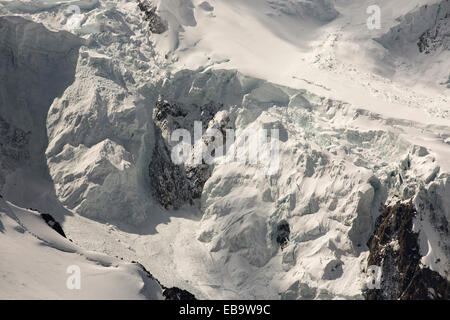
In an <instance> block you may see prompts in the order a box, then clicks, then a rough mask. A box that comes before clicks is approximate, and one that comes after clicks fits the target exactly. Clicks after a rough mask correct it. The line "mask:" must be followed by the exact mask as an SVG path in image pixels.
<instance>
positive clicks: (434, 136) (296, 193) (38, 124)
mask: <svg viewBox="0 0 450 320" xmlns="http://www.w3.org/2000/svg"><path fill="white" fill-rule="evenodd" d="M140 3H141V5H140V6H138V2H136V1H124V0H115V1H103V0H89V1H88V0H83V1H58V2H53V1H45V0H33V1H18V0H10V1H1V2H0V13H1V14H2V15H6V16H8V17H0V27H2V28H4V29H5V30H8V31H9V32H7V33H6V32H5V33H1V34H0V50H1V51H0V59H1V61H4V62H5V63H4V64H2V67H0V78H1V79H2V87H1V88H0V90H2V91H0V98H1V100H0V108H1V109H0V129H1V130H0V131H1V132H4V133H5V134H4V135H3V138H0V139H2V140H1V142H2V145H1V148H2V149H1V150H2V152H1V155H0V160H1V161H2V166H1V167H0V170H2V172H1V173H0V183H3V182H4V184H3V189H2V194H3V195H4V196H5V198H6V199H8V200H12V201H14V202H15V203H18V204H19V205H21V206H23V207H28V206H31V207H34V208H38V209H40V210H42V211H45V212H51V213H55V214H57V215H59V216H60V217H61V221H63V226H64V229H65V230H66V231H67V233H68V234H70V236H71V237H72V238H73V239H74V240H75V241H76V242H77V243H79V244H80V245H82V246H83V247H84V248H87V249H89V250H95V251H100V252H104V253H107V254H109V255H112V256H121V257H123V258H124V259H125V260H128V261H133V260H137V261H140V262H142V263H143V264H144V265H145V266H146V267H148V269H149V270H151V272H152V274H154V275H155V277H156V278H158V279H159V280H160V281H161V283H164V284H166V285H169V286H177V287H180V288H183V289H187V290H189V291H190V292H192V293H194V294H195V295H196V296H198V297H200V298H233V299H239V298H274V299H278V298H284V299H348V298H363V294H362V291H361V289H362V287H361V282H362V281H364V279H365V274H364V270H367V258H368V256H369V253H370V250H369V249H370V248H369V246H368V241H369V239H371V238H372V236H373V234H374V232H376V231H377V230H378V229H377V225H376V224H377V218H378V217H379V215H380V214H381V213H382V212H385V211H386V210H385V207H387V206H389V205H394V204H395V203H397V201H400V202H409V201H410V200H412V201H413V203H414V205H415V209H416V210H417V212H418V215H417V216H416V219H415V220H414V222H413V224H414V232H419V236H418V239H419V240H418V241H419V242H420V250H421V251H420V255H421V257H420V258H421V263H422V267H424V266H426V267H428V268H430V270H432V271H435V272H437V273H438V274H439V275H440V276H441V277H443V278H447V279H449V269H450V265H449V256H450V253H449V234H448V221H449V219H450V211H449V210H450V206H449V203H448V199H449V198H450V189H449V184H448V183H449V173H450V160H449V159H450V140H449V139H450V118H449V110H450V102H449V92H448V89H447V88H446V86H445V85H442V84H441V83H444V82H445V81H447V79H449V76H450V74H449V73H448V70H449V69H448V63H449V61H450V60H449V58H448V53H449V51H448V45H447V44H448V38H447V33H446V31H445V30H447V29H446V28H447V27H446V26H447V21H448V15H447V14H446V12H447V13H448V4H447V3H446V1H442V2H439V1H426V0H414V1H410V0H401V1H398V2H396V3H395V5H394V4H393V3H392V1H387V0H386V1H379V5H380V7H381V9H382V15H381V18H382V20H381V22H382V24H381V25H382V28H381V29H379V30H369V29H368V28H367V27H366V19H367V17H368V15H367V13H366V9H367V7H368V6H369V5H371V4H372V2H371V1H358V2H352V1H346V0H338V1H328V0H317V1H310V0H302V1H293V0H270V1H269V0H251V1H237V0H231V1H230V0H227V1H226V0H214V1H213V0H208V1H199V0H194V1H191V0H159V1H140ZM142 3H145V6H144V5H142ZM70 5H77V6H78V7H79V8H80V13H79V15H78V16H74V15H73V14H72V12H68V11H70V10H69V9H70V8H71V7H70ZM153 6H154V7H155V8H157V10H152V9H151V8H152V7H153ZM425 6H427V7H425ZM143 8H144V11H145V12H142V10H141V9H143ZM145 8H147V9H145ZM148 8H150V9H148ZM10 15H19V16H21V17H9V16H10ZM411 17H413V18H411ZM23 18H25V19H27V20H25V19H23ZM74 18H77V19H78V20H77V21H78V22H79V27H80V28H75V29H74V28H73V24H72V22H73V21H74V20H73V19H74ZM423 22H425V23H423ZM41 23H42V25H41ZM50 30H52V31H50ZM152 30H153V31H154V32H152ZM399 30H400V31H399ZM12 31H14V32H12ZM68 31H69V32H68ZM425 46H426V47H427V48H429V51H430V52H429V53H426V52H425V51H426V50H421V48H423V47H425ZM427 50H428V49H427ZM421 51H422V52H421ZM405 61H406V62H405ZM405 63H407V64H405ZM36 68H37V69H36ZM11 74H12V75H14V76H13V77H11ZM22 79H27V81H29V83H28V82H24V81H21V80H22ZM413 82H414V83H413ZM50 87H51V88H52V89H51V90H50V89H49V88H50ZM40 92H45V93H46V94H45V95H42V94H39V93H40ZM36 96H37V97H39V99H34V97H36ZM24 100H25V101H32V102H29V103H23V101H24ZM35 110H37V111H36V112H38V113H37V115H38V116H34V113H32V112H34V111H35ZM196 120H197V121H203V122H204V123H202V125H203V129H206V128H208V127H214V128H219V129H224V128H225V127H226V128H232V129H240V130H243V129H258V128H265V129H272V128H276V129H278V130H279V132H280V136H279V145H280V157H279V170H278V171H276V172H275V174H272V175H267V170H266V169H267V168H266V167H264V166H262V165H260V164H249V163H246V164H242V163H216V164H213V165H208V166H203V165H201V166H194V167H189V166H179V165H175V164H174V163H172V162H171V159H170V156H169V151H170V149H171V148H172V147H173V145H172V144H171V141H170V136H171V134H172V133H173V131H174V130H175V129H178V128H180V127H182V128H185V129H188V130H192V128H193V122H194V121H196ZM30 128H31V129H30ZM203 138H204V137H202V139H203ZM35 167H36V168H37V169H33V168H35ZM30 168H31V169H30ZM47 170H48V171H47ZM1 177H3V180H2V179H1ZM8 221H9V220H8ZM8 223H10V222H8ZM11 223H12V222H11ZM3 224H6V222H4V223H3ZM286 240H288V241H286ZM11 259H12V260H14V258H13V257H11V258H10V260H11ZM438 260H439V262H436V261H438ZM386 261H387V260H386ZM11 290H13V289H11Z"/></svg>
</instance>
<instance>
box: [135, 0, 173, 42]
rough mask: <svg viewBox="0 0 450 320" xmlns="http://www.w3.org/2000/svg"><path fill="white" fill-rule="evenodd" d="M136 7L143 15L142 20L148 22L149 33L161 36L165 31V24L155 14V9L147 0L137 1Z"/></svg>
mask: <svg viewBox="0 0 450 320" xmlns="http://www.w3.org/2000/svg"><path fill="white" fill-rule="evenodd" d="M138 7H139V9H140V10H141V11H142V12H143V13H144V19H145V21H148V23H149V28H150V31H151V32H153V33H156V34H161V33H164V32H165V31H167V25H166V23H165V22H164V20H163V19H162V18H161V17H160V16H158V15H157V14H156V9H157V8H156V7H155V6H154V5H152V4H151V3H150V2H149V1H148V0H138Z"/></svg>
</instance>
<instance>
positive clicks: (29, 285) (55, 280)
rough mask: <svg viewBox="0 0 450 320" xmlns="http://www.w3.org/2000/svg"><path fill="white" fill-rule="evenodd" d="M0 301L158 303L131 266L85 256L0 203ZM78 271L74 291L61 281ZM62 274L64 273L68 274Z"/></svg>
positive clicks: (27, 213)
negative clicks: (97, 300)
mask: <svg viewBox="0 0 450 320" xmlns="http://www.w3.org/2000/svg"><path fill="white" fill-rule="evenodd" d="M0 255H1V257H2V259H1V260H0V288H1V290H0V299H163V296H162V289H161V287H160V285H159V284H158V282H156V281H155V280H154V279H151V278H149V277H147V275H146V274H145V272H144V271H143V270H142V269H141V268H140V267H139V266H138V265H137V264H131V263H125V262H123V261H120V260H119V259H115V258H111V257H110V256H107V255H105V254H101V253H96V252H93V251H86V250H83V249H81V248H80V247H78V246H77V245H75V244H73V243H72V242H70V241H69V240H67V239H65V238H63V237H62V236H60V235H59V234H58V233H57V232H56V231H54V230H53V229H52V228H50V227H49V226H48V225H47V224H46V223H45V221H44V220H43V219H42V218H41V217H40V215H39V214H38V213H37V212H35V211H31V210H26V209H22V208H20V207H17V206H15V205H13V204H11V203H8V202H6V201H4V200H3V199H0ZM71 266H76V267H78V268H79V270H80V277H81V282H80V289H79V290H78V289H69V287H70V286H69V287H68V286H67V282H69V283H72V282H71V281H70V277H71V276H72V275H73V274H74V273H73V271H72V269H70V267H71ZM68 271H69V272H70V273H68Z"/></svg>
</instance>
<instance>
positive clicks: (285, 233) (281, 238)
mask: <svg viewBox="0 0 450 320" xmlns="http://www.w3.org/2000/svg"><path fill="white" fill-rule="evenodd" d="M290 233H291V231H290V228H289V223H287V221H282V222H280V223H279V224H278V226H277V232H276V235H277V238H276V240H277V243H278V244H279V245H280V247H281V249H284V248H285V247H286V246H287V244H288V242H289V235H290Z"/></svg>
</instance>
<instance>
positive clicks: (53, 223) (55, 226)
mask: <svg viewBox="0 0 450 320" xmlns="http://www.w3.org/2000/svg"><path fill="white" fill-rule="evenodd" d="M41 217H42V219H44V221H45V222H46V223H47V224H48V225H49V226H50V228H52V229H53V230H55V231H56V232H58V233H59V234H60V235H62V236H63V237H64V238H67V237H66V234H65V233H64V230H63V228H62V227H61V225H60V224H59V222H58V221H56V220H55V218H53V217H52V216H51V215H49V214H48V213H41Z"/></svg>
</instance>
